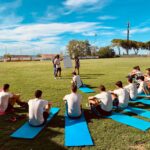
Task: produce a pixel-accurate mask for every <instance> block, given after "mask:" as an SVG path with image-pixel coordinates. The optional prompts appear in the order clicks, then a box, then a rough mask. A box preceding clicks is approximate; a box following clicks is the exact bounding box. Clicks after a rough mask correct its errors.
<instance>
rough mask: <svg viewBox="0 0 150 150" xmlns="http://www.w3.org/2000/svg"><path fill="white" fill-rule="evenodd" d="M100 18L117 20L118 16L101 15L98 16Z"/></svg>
mask: <svg viewBox="0 0 150 150" xmlns="http://www.w3.org/2000/svg"><path fill="white" fill-rule="evenodd" d="M98 19H100V20H115V19H117V17H115V16H100V17H98Z"/></svg>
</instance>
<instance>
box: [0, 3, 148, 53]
mask: <svg viewBox="0 0 150 150" xmlns="http://www.w3.org/2000/svg"><path fill="white" fill-rule="evenodd" d="M149 6H150V1H149V0H144V1H143V0H126V1H121V0H0V55H3V54H5V53H11V54H39V53H59V52H62V51H63V52H64V51H65V50H66V45H67V43H68V41H69V40H72V39H79V40H81V39H82V40H89V41H90V43H91V44H94V45H97V46H106V45H108V44H111V40H112V39H113V38H126V26H127V22H128V21H130V22H131V37H130V38H131V39H132V40H139V41H150V11H149ZM95 35H97V36H95Z"/></svg>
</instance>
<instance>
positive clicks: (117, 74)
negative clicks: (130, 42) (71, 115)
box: [0, 58, 150, 150]
mask: <svg viewBox="0 0 150 150" xmlns="http://www.w3.org/2000/svg"><path fill="white" fill-rule="evenodd" d="M135 65H140V66H141V68H142V70H143V71H144V69H145V68H148V67H150V59H149V58H117V59H100V60H82V61H81V77H82V79H83V81H84V83H86V84H88V85H90V86H91V87H92V88H93V89H94V90H96V91H98V90H97V87H98V86H99V84H104V85H106V87H107V89H109V90H112V89H114V88H115V86H114V83H115V82H116V81H117V80H122V81H123V82H124V84H126V78H125V76H126V75H127V74H128V72H130V71H131V68H132V67H133V66H135ZM71 72H72V69H63V74H62V75H63V78H62V79H61V80H54V78H53V69H52V64H51V62H20V63H14V62H13V63H0V86H2V85H3V84H4V83H10V85H11V91H13V92H17V93H21V95H22V99H23V100H25V101H28V100H29V99H30V98H32V97H33V93H34V91H35V90H36V89H41V90H43V92H44V93H43V94H44V95H43V97H44V98H45V99H48V100H51V101H52V102H54V106H59V107H60V108H61V111H60V112H59V114H58V115H57V116H56V117H55V118H54V119H53V120H52V121H51V122H50V123H49V125H48V127H47V128H45V129H44V130H43V132H41V133H40V134H39V135H38V136H37V138H35V139H34V140H31V141H29V140H17V139H12V138H10V137H9V135H10V134H11V133H12V132H13V131H15V130H16V129H17V128H18V127H20V126H21V125H22V124H23V123H24V122H25V121H26V120H22V121H18V122H16V123H9V122H8V121H6V119H7V118H9V117H10V116H0V150H59V149H62V150H65V149H71V150H130V149H131V150H132V149H133V150H144V149H146V150H148V149H150V131H148V132H146V133H144V132H141V131H139V130H137V129H134V128H131V127H128V126H125V125H122V124H119V123H117V122H115V121H112V120H110V119H97V118H91V117H90V115H89V114H88V112H87V113H86V114H87V115H86V118H87V122H88V126H89V130H90V132H91V136H92V138H93V141H94V144H95V146H92V147H82V148H81V147H77V148H67V147H64V110H65V108H64V104H63V102H62V98H63V96H64V95H65V94H68V93H69V92H70V81H71ZM79 92H80V91H79ZM81 94H82V96H83V107H84V108H85V109H87V108H86V106H85V104H86V103H87V98H88V96H90V95H92V94H83V93H81ZM55 102H57V103H55ZM137 105H138V107H144V108H146V109H150V107H147V106H143V105H141V104H137ZM137 105H136V106H137ZM18 113H19V114H21V113H27V112H22V111H20V112H18ZM135 117H137V116H135ZM142 119H144V118H142ZM149 121H150V120H149ZM80 132H82V131H79V134H80Z"/></svg>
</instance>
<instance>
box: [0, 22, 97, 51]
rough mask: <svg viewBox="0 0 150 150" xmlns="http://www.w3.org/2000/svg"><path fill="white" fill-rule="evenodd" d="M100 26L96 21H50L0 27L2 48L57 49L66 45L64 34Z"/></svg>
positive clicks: (91, 29) (86, 30)
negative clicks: (47, 22)
mask: <svg viewBox="0 0 150 150" xmlns="http://www.w3.org/2000/svg"><path fill="white" fill-rule="evenodd" d="M98 28H99V23H96V22H74V23H49V24H38V23H37V24H28V25H18V26H16V27H13V28H12V27H11V28H4V29H3V28H2V29H0V41H1V49H3V50H5V48H6V47H7V49H8V51H10V52H12V49H13V50H14V52H15V53H17V52H20V50H18V49H22V51H23V52H24V53H25V52H27V50H31V51H30V53H32V52H33V51H36V50H37V49H38V50H39V49H44V50H47V51H48V50H56V49H60V48H61V46H63V47H64V43H66V42H67V41H65V39H63V38H62V37H63V34H82V33H83V32H91V31H93V30H96V29H98Z"/></svg>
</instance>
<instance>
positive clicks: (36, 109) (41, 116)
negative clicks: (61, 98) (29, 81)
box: [28, 90, 52, 127]
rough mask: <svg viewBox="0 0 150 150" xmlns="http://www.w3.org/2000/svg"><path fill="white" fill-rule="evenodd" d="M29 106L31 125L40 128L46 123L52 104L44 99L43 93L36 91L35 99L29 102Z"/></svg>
mask: <svg viewBox="0 0 150 150" xmlns="http://www.w3.org/2000/svg"><path fill="white" fill-rule="evenodd" d="M28 105H29V124H30V125H31V126H33V127H39V126H42V125H44V124H45V123H46V121H47V118H48V116H49V111H50V108H51V105H52V104H51V103H49V102H48V101H47V100H43V99H42V91H41V90H37V91H35V99H31V100H29V102H28Z"/></svg>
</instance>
